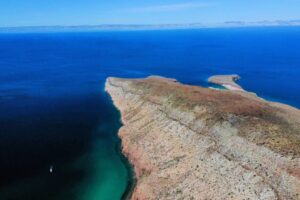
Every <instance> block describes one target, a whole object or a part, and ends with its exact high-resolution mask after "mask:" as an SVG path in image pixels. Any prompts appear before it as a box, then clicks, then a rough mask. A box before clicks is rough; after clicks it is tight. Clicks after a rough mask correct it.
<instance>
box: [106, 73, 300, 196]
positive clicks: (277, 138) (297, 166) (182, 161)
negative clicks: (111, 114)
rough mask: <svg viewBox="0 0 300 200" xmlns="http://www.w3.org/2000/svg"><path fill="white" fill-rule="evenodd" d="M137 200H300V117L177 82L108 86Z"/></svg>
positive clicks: (248, 97)
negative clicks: (134, 178)
mask: <svg viewBox="0 0 300 200" xmlns="http://www.w3.org/2000/svg"><path fill="white" fill-rule="evenodd" d="M105 87H106V91H107V92H108V93H109V94H110V95H111V97H112V99H113V102H114V104H115V105H116V107H117V108H118V109H119V110H120V111H121V116H122V122H123V124H124V126H123V127H122V128H121V129H120V130H119V136H120V137H121V139H122V146H123V152H124V154H125V155H126V156H127V157H128V158H129V160H130V162H131V163H132V164H133V165H134V168H135V172H136V176H137V184H136V188H135V190H134V192H133V195H132V197H131V199H135V200H137V199H170V200H174V199H300V111H299V110H298V109H295V108H292V107H290V106H287V105H282V104H276V103H269V102H267V101H264V100H263V99H260V98H258V97H256V96H255V95H253V94H250V93H249V94H248V93H247V92H241V91H229V90H213V89H208V88H202V87H198V86H190V85H183V84H180V83H178V82H176V80H174V79H166V78H161V77H148V78H146V79H119V78H108V79H107V81H106V86H105Z"/></svg>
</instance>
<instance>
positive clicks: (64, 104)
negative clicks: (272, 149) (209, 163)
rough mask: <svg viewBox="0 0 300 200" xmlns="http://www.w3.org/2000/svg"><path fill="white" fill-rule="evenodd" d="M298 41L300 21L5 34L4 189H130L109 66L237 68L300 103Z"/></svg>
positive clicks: (265, 90)
mask: <svg viewBox="0 0 300 200" xmlns="http://www.w3.org/2000/svg"><path fill="white" fill-rule="evenodd" d="M299 48H300V28H297V27H285V28H281V27H277V28H235V29H202V30H168V31H127V32H126V31H120V32H117V31H114V32H108V31H106V32H89V33H88V32H82V33H79V32H77V33H75V32H74V33H2V34H0V70H1V71H0V177H1V179H0V199H22V200H24V199H25V200H26V199H30V200H34V199H72V200H73V199H80V200H81V199H83V200H90V199H104V200H105V199H109V200H113V199H120V198H121V197H122V195H123V194H124V192H125V190H126V188H127V186H128V181H130V180H132V177H131V176H132V175H130V173H129V172H128V167H127V166H126V162H123V158H122V156H121V155H120V141H119V139H118V137H117V131H118V129H119V127H120V126H121V123H120V119H119V117H120V116H119V113H118V111H117V110H116V109H115V108H114V106H113V105H112V102H111V100H110V98H109V96H108V95H107V94H106V93H105V91H104V81H105V79H106V77H107V76H119V77H144V76H148V75H151V74H156V75H162V76H167V77H173V78H177V79H178V80H179V81H181V82H184V83H190V84H196V85H203V86H210V85H209V84H208V83H207V82H206V79H207V78H208V77H209V76H211V75H215V74H232V73H234V74H239V75H240V76H241V77H242V79H241V80H240V81H239V84H241V86H242V87H243V88H245V89H246V90H249V91H253V92H256V93H257V94H258V95H260V96H262V97H264V98H267V99H271V100H276V101H281V102H284V103H288V104H291V105H294V106H297V107H300V104H299V102H300V90H299V76H300V53H299V51H298V50H299ZM50 166H53V173H50V172H49V168H50Z"/></svg>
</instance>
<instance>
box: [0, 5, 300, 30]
mask: <svg viewBox="0 0 300 200" xmlns="http://www.w3.org/2000/svg"><path fill="white" fill-rule="evenodd" d="M294 19H300V0H198V1H196V0H172V1H171V0H0V26H39V25H98V24H164V23H193V22H202V23H216V22H223V21H233V20H234V21H237V20H241V21H259V20H294Z"/></svg>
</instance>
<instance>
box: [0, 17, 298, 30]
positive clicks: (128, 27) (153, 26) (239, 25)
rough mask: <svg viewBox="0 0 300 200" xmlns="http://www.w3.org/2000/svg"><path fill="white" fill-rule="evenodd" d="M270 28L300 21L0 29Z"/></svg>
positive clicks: (295, 23)
mask: <svg viewBox="0 0 300 200" xmlns="http://www.w3.org/2000/svg"><path fill="white" fill-rule="evenodd" d="M256 26H257V27H268V26H300V20H276V21H268V20H265V21H256V22H246V21H227V22H222V23H214V24H205V23H188V24H128V25H125V24H106V25H79V26H20V27H0V32H48V31H98V30H155V29H197V28H217V27H228V28H230V27H256Z"/></svg>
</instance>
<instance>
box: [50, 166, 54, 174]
mask: <svg viewBox="0 0 300 200" xmlns="http://www.w3.org/2000/svg"><path fill="white" fill-rule="evenodd" d="M53 169H54V168H53V165H50V168H49V172H50V173H52V172H53Z"/></svg>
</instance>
